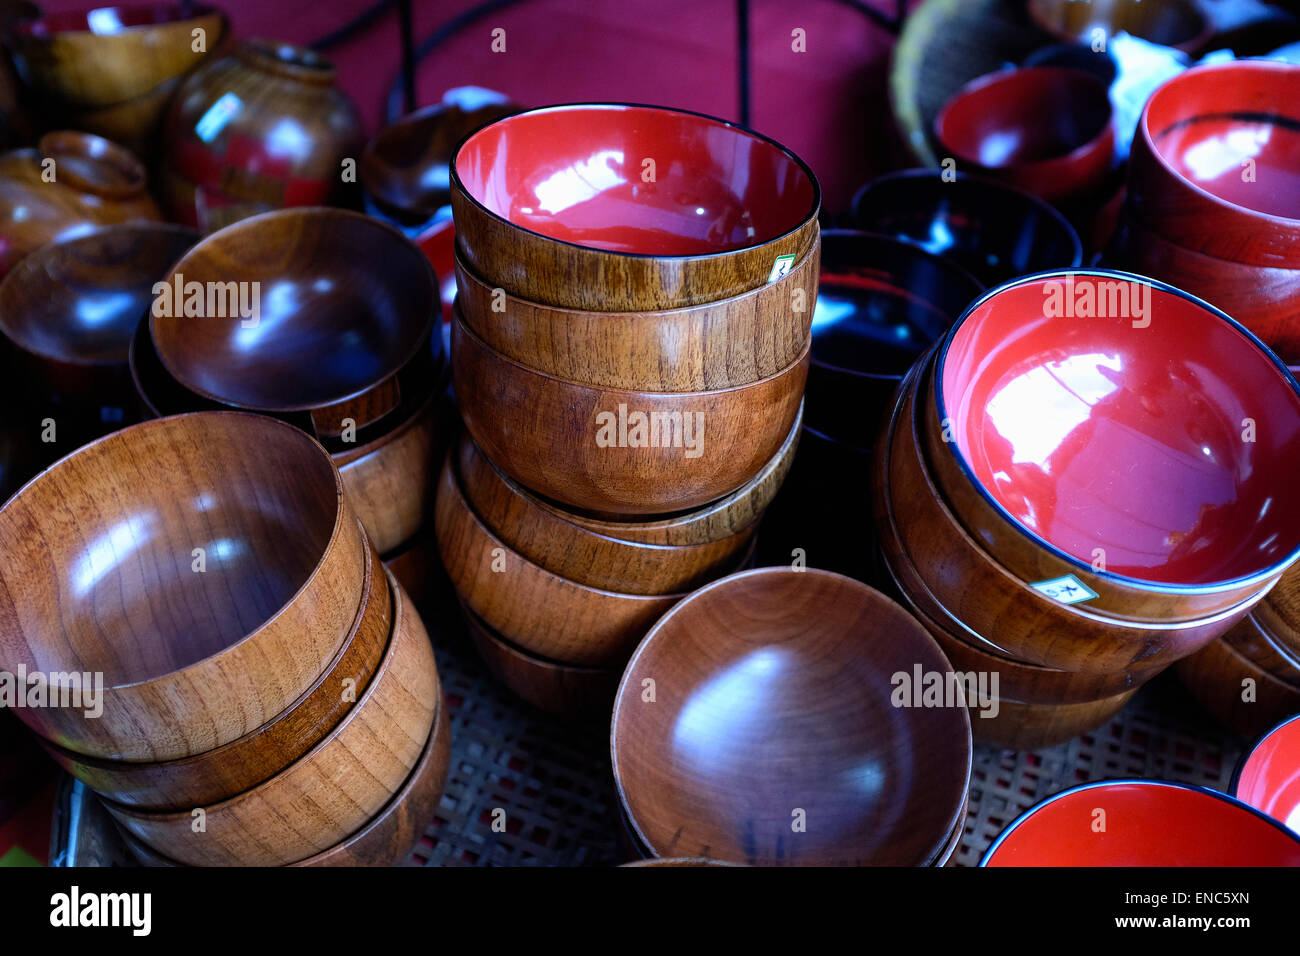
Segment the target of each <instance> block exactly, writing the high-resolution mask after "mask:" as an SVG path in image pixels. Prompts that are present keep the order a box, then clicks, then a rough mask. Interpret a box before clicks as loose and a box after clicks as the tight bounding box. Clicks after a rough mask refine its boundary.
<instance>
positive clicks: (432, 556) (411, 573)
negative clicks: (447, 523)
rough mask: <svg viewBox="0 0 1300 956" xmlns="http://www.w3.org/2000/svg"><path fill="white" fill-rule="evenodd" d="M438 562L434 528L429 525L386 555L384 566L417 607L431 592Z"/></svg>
mask: <svg viewBox="0 0 1300 956" xmlns="http://www.w3.org/2000/svg"><path fill="white" fill-rule="evenodd" d="M438 564H439V562H438V558H437V549H436V547H435V544H434V540H433V530H432V529H431V528H427V527H426V528H421V529H420V531H419V532H418V533H417V534H416V535H415V537H413V538H412V539H411V540H410V541H407V542H406V543H405V544H404V545H402V546H401V547H399V548H398V549H397V550H396V551H392V552H390V553H389V554H388V555H386V556H385V557H384V567H386V568H387V569H388V570H389V571H390V572H391V573H392V575H393V577H395V578H397V581H398V583H399V584H401V585H402V587H403V588H404V589H405V590H406V593H407V594H409V595H410V596H411V600H412V601H414V602H415V604H416V607H421V606H423V604H424V600H425V598H426V597H427V596H428V594H429V583H430V576H431V575H432V573H433V569H434V567H435V566H437V565H438Z"/></svg>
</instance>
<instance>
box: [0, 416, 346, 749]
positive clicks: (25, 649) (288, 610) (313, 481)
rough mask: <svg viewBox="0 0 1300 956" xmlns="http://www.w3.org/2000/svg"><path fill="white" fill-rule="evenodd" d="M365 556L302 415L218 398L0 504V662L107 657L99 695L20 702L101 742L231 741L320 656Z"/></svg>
mask: <svg viewBox="0 0 1300 956" xmlns="http://www.w3.org/2000/svg"><path fill="white" fill-rule="evenodd" d="M52 516H57V520H54V519H53V518H52ZM195 549H202V551H201V552H200V553H197V554H196V553H195ZM368 560H369V549H368V546H367V544H366V540H365V536H364V534H363V532H362V530H361V526H360V524H359V523H358V521H357V519H356V516H355V514H354V513H353V511H352V508H351V506H350V505H349V504H348V502H347V499H346V498H345V497H344V494H343V486H342V483H341V481H340V479H339V476H338V471H337V470H336V469H335V467H334V464H333V463H332V462H331V461H330V460H329V456H328V455H327V454H326V453H325V451H324V449H322V448H321V447H320V446H319V445H318V444H316V443H315V442H314V441H312V440H311V439H310V438H308V437H307V436H306V435H304V434H303V433H302V432H301V431H298V430H297V429H294V428H291V427H290V426H288V425H284V424H282V423H280V422H276V421H273V420H271V419H268V418H265V417H262V416H258V415H246V414H240V413H237V412H223V413H210V414H199V415H183V416H177V417H174V418H164V419H159V420H157V421H151V422H145V423H144V424H141V425H133V426H131V427H130V428H126V429H124V430H122V431H120V432H116V433H114V434H112V435H109V436H108V437H106V438H102V439H100V440H99V441H96V442H94V443H92V444H90V445H87V446H85V447H83V448H81V449H80V450H78V451H76V452H74V453H73V454H71V455H69V456H68V457H67V458H64V459H62V460H61V461H59V462H57V463H56V464H54V465H53V466H51V467H50V468H49V469H48V470H46V471H45V472H44V473H42V474H41V475H39V476H38V477H37V478H35V479H34V480H33V481H31V482H30V483H29V484H28V485H26V486H25V487H24V488H23V489H22V490H21V491H19V492H18V493H17V494H16V495H14V497H13V498H11V499H10V500H9V502H8V503H7V504H6V505H5V506H4V507H3V508H0V617H2V618H3V619H4V620H5V621H7V622H9V623H8V624H7V625H6V627H5V628H4V629H3V632H2V633H0V669H3V670H6V671H9V672H10V673H17V672H18V671H17V669H18V668H20V667H22V668H25V669H26V671H27V672H28V673H29V674H33V673H36V672H41V673H43V674H50V673H63V672H71V673H82V672H90V673H92V674H93V673H96V672H99V673H102V674H103V684H104V686H103V689H102V692H101V693H100V694H99V697H100V704H101V706H102V708H103V711H102V714H100V715H99V716H98V717H97V718H95V719H87V718H86V717H85V715H84V711H85V710H86V709H87V708H71V707H37V708H32V707H25V708H16V710H15V712H16V714H17V716H18V717H19V718H20V719H22V720H23V721H24V722H25V723H26V724H27V725H28V726H29V727H31V728H32V729H33V730H35V731H36V732H37V733H38V734H40V735H41V736H43V737H45V738H46V739H47V740H50V741H52V742H54V743H56V744H58V745H60V746H62V747H64V748H66V749H68V750H73V751H76V752H77V753H82V754H86V755H88V756H94V757H101V758H111V759H120V760H154V761H163V760H173V759H176V758H178V757H187V756H192V755H194V754H198V753H202V752H204V751H206V750H211V749H213V748H215V747H220V746H221V745H222V744H226V743H229V742H230V741H233V740H237V739H238V738H240V737H242V736H244V735H245V734H248V733H250V732H252V731H253V730H255V729H256V728H258V727H260V726H261V725H262V724H264V723H266V722H267V721H269V720H270V719H271V718H273V717H274V716H275V715H276V714H279V713H281V712H282V711H284V710H285V709H286V708H287V707H289V706H290V705H291V704H292V703H293V702H294V701H295V700H297V699H298V698H299V697H300V696H301V695H302V693H303V692H304V691H305V690H307V689H308V688H309V687H310V686H311V685H312V684H313V683H314V682H315V681H316V679H317V678H318V677H319V676H320V674H321V673H322V672H323V671H325V669H326V668H327V667H328V666H329V662H330V661H331V660H333V659H334V657H335V655H336V654H337V653H338V650H339V647H340V645H342V643H343V642H344V640H345V639H346V637H347V634H348V633H349V632H350V630H351V628H352V623H353V621H354V619H355V618H356V614H357V608H358V607H359V605H360V603H361V595H362V588H363V583H364V578H365V569H366V566H367V563H368ZM200 561H202V562H203V563H202V565H200V564H199V562H200ZM197 567H202V568H204V569H205V570H204V571H203V573H196V572H195V570H194V569H195V568H197ZM232 702H236V704H237V705H233V706H232ZM83 703H84V701H83ZM91 703H92V708H91V709H94V707H93V702H91Z"/></svg>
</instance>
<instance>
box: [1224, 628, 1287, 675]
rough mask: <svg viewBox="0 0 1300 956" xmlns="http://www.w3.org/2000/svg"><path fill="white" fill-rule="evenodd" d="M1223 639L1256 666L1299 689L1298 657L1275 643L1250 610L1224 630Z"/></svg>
mask: <svg viewBox="0 0 1300 956" xmlns="http://www.w3.org/2000/svg"><path fill="white" fill-rule="evenodd" d="M1223 640H1224V642H1225V643H1226V644H1227V645H1228V646H1229V647H1231V648H1232V649H1233V650H1235V651H1236V652H1237V653H1239V654H1241V655H1242V656H1243V657H1245V658H1247V659H1248V660H1250V661H1251V663H1253V664H1255V665H1256V666H1257V667H1259V668H1260V669H1262V670H1264V671H1266V672H1267V673H1269V674H1271V675H1273V676H1274V677H1276V678H1277V679H1278V680H1280V681H1283V682H1284V683H1286V684H1289V685H1290V686H1292V687H1295V688H1297V689H1300V657H1297V656H1296V655H1294V654H1293V653H1291V651H1290V650H1288V649H1287V648H1286V647H1285V646H1283V645H1282V644H1280V643H1278V641H1277V640H1276V639H1275V638H1274V637H1273V635H1272V633H1271V632H1270V631H1269V629H1268V627H1267V626H1266V625H1265V624H1264V623H1263V622H1262V621H1260V619H1259V618H1258V617H1256V616H1255V614H1254V613H1252V614H1250V616H1248V617H1247V618H1245V619H1244V620H1242V621H1241V623H1240V624H1238V625H1237V626H1236V627H1234V628H1233V629H1232V630H1231V631H1229V632H1228V633H1227V634H1225V635H1224V636H1223Z"/></svg>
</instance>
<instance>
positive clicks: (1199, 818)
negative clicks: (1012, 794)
mask: <svg viewBox="0 0 1300 956" xmlns="http://www.w3.org/2000/svg"><path fill="white" fill-rule="evenodd" d="M1099 811H1101V812H1100V813H1099ZM1103 813H1104V816H1103V815H1102V814H1103ZM1102 824H1104V829H1101V826H1102ZM1000 839H1001V842H1000V844H998V845H997V846H996V847H995V849H994V850H993V851H992V853H991V854H990V855H989V857H988V859H987V860H986V861H985V865H986V866H1300V840H1297V839H1296V838H1295V837H1293V836H1291V835H1289V834H1288V833H1287V832H1286V831H1285V830H1282V829H1280V828H1278V827H1277V826H1275V825H1273V824H1272V823H1270V822H1269V821H1268V820H1265V819H1263V818H1262V817H1259V816H1257V815H1256V814H1254V813H1252V812H1251V811H1250V810H1248V809H1246V808H1245V807H1242V806H1240V805H1238V804H1236V803H1233V802H1232V801H1231V800H1230V799H1228V798H1226V797H1221V796H1215V795H1213V794H1209V793H1205V792H1203V791H1200V790H1192V789H1189V788H1185V787H1179V786H1171V785H1169V784H1163V783H1155V782H1123V783H1114V784H1102V785H1099V786H1095V787H1087V788H1084V789H1082V790H1076V791H1074V792H1072V793H1067V794H1065V795H1064V796H1061V797H1058V798H1055V799H1052V800H1049V801H1048V802H1046V803H1043V804H1040V805H1039V806H1038V807H1037V808H1035V809H1034V810H1032V811H1030V813H1029V815H1028V816H1026V817H1025V818H1024V819H1022V820H1021V821H1020V822H1019V823H1017V824H1016V825H1015V826H1014V827H1013V828H1012V829H1011V830H1009V831H1008V832H1007V833H1005V834H1004V835H1003V837H1001V838H1000Z"/></svg>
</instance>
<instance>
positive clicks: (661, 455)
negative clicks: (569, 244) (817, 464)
mask: <svg viewBox="0 0 1300 956" xmlns="http://www.w3.org/2000/svg"><path fill="white" fill-rule="evenodd" d="M451 351H452V382H453V386H454V388H455V392H456V400H457V403H458V404H459V406H460V410H461V415H462V417H463V418H464V420H465V426H466V428H467V429H468V430H469V433H470V434H471V435H473V436H474V440H475V441H476V442H478V444H479V445H480V447H482V449H483V451H484V452H485V453H486V454H487V456H488V457H489V458H490V459H492V461H493V462H495V463H496V465H497V466H498V467H499V468H500V469H501V470H502V471H504V472H505V473H506V474H507V475H509V476H510V477H511V478H513V479H515V480H516V481H518V482H519V483H520V484H522V485H524V486H525V487H526V488H530V489H531V490H533V491H535V492H538V493H539V494H542V495H545V496H546V497H548V498H551V499H554V500H555V501H558V502H560V503H562V504H566V505H570V506H572V507H575V508H581V509H585V510H588V511H599V512H604V513H608V514H617V515H635V514H665V513H668V512H673V511H682V510H686V509H689V508H696V507H699V506H700V505H703V504H706V503H708V502H710V501H713V500H714V499H716V498H720V497H722V496H723V495H726V494H729V493H730V492H732V491H735V490H736V489H737V488H739V487H740V486H741V485H743V484H744V483H745V482H746V481H748V480H749V479H750V478H752V477H754V475H756V474H757V473H758V472H759V471H760V470H761V469H762V467H763V465H764V464H765V463H766V462H768V461H769V460H770V459H771V457H772V456H773V455H774V454H775V453H776V451H777V449H778V448H780V447H781V445H782V443H783V441H784V440H785V438H786V436H787V435H789V433H790V426H791V425H792V424H793V423H794V419H795V416H796V415H797V414H798V411H799V406H800V402H801V401H802V399H803V389H804V382H805V381H806V380H807V377H808V350H807V348H805V349H804V351H803V354H802V355H801V356H800V358H799V359H798V360H797V361H795V362H794V363H793V364H791V365H789V366H787V367H786V368H785V369H783V370H782V371H780V372H778V373H776V374H775V375H772V376H769V377H768V378H765V379H761V380H759V381H758V382H755V383H753V384H751V385H744V386H740V387H737V388H731V389H721V390H717V391H711V392H676V393H671V392H633V391H625V390H620V389H599V388H590V387H587V386H583V385H574V384H572V383H569V382H565V381H562V380H560V379H557V378H552V377H551V376H548V375H543V374H541V373H540V372H535V371H533V370H532V369H529V368H526V367H525V366H523V365H520V364H518V363H517V362H513V361H511V360H510V359H508V358H506V357H504V356H503V355H501V354H500V353H498V352H496V351H494V350H493V349H491V348H490V347H488V346H487V345H486V344H485V343H484V342H483V340H482V339H480V338H479V337H478V336H477V335H475V334H474V333H473V332H472V331H470V330H468V329H467V328H466V327H465V324H464V322H463V321H461V320H460V319H459V318H457V320H456V321H455V324H453V326H452V339H451ZM620 406H622V408H623V410H624V412H623V414H624V417H625V419H626V418H627V416H628V415H630V413H632V412H641V413H642V414H643V415H645V416H647V422H649V421H651V419H650V418H649V416H651V415H659V416H677V418H676V422H677V424H678V425H679V426H681V427H670V426H667V425H665V426H664V427H663V428H656V429H655V435H654V436H653V437H651V436H649V434H648V429H647V433H646V435H644V436H643V437H644V438H645V441H646V442H647V443H649V442H650V441H652V440H654V441H656V444H657V445H658V447H644V446H642V447H631V445H630V441H629V439H628V437H626V436H618V435H617V433H616V429H615V428H610V429H609V430H608V431H607V432H606V433H605V434H606V437H607V438H610V439H612V440H613V441H614V442H616V443H617V442H628V444H614V445H612V446H606V447H602V446H601V445H599V444H597V435H598V429H599V428H601V427H603V423H604V422H605V421H607V419H601V420H600V421H598V418H597V416H602V415H609V416H615V417H617V416H618V415H619V414H620V411H619V409H620ZM655 420H657V421H661V422H666V421H667V419H655ZM687 422H690V423H691V429H692V433H691V435H690V436H689V437H691V440H692V443H695V445H696V447H695V448H694V450H693V451H691V454H692V455H693V456H694V457H687V453H688V451H689V450H690V449H688V448H687V447H686V444H687V442H686V439H687V437H688V436H687V434H686V423H687ZM700 423H702V424H703V429H702V430H701V429H700ZM669 435H670V437H664V436H669Z"/></svg>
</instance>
